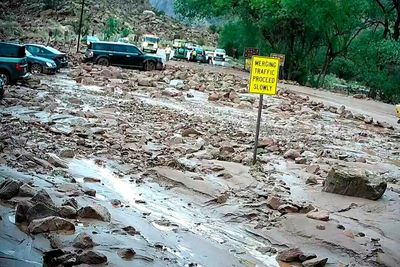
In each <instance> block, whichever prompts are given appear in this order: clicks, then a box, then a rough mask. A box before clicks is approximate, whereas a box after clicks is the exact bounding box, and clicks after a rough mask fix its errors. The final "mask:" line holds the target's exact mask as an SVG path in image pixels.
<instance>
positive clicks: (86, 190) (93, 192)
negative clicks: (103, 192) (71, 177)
mask: <svg viewBox="0 0 400 267" xmlns="http://www.w3.org/2000/svg"><path fill="white" fill-rule="evenodd" d="M84 193H85V194H86V195H88V196H91V197H95V196H96V190H94V189H89V188H87V189H85V190H84Z"/></svg>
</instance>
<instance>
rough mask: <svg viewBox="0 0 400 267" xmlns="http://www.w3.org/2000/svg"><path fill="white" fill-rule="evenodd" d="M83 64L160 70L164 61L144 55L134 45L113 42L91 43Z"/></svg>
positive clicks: (154, 56)
mask: <svg viewBox="0 0 400 267" xmlns="http://www.w3.org/2000/svg"><path fill="white" fill-rule="evenodd" d="M85 62H93V63H96V64H99V65H104V66H109V65H116V66H121V67H131V68H139V69H143V70H148V71H151V70H155V69H158V70H161V69H163V68H164V60H163V59H162V58H161V57H158V56H156V55H150V54H144V53H143V52H142V51H140V49H139V48H137V47H136V46H134V45H131V44H125V43H114V42H93V43H90V44H89V47H88V50H87V51H86V54H85Z"/></svg>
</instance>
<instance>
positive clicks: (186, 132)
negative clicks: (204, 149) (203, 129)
mask: <svg viewBox="0 0 400 267" xmlns="http://www.w3.org/2000/svg"><path fill="white" fill-rule="evenodd" d="M192 135H201V133H200V132H199V131H197V130H196V129H194V128H187V129H185V130H183V131H182V136H183V137H188V136H192Z"/></svg>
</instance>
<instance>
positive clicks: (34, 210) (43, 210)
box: [25, 203, 58, 223]
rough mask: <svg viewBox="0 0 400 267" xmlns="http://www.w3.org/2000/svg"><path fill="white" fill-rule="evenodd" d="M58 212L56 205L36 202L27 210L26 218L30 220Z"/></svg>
mask: <svg viewBox="0 0 400 267" xmlns="http://www.w3.org/2000/svg"><path fill="white" fill-rule="evenodd" d="M57 215H58V212H57V209H56V208H55V207H54V206H49V205H46V204H44V203H37V204H34V205H33V206H32V207H31V208H30V209H29V210H28V211H27V212H26V215H25V216H26V220H27V221H28V223H29V222H31V221H33V220H36V219H42V218H45V217H49V216H57Z"/></svg>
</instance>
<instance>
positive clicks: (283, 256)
mask: <svg viewBox="0 0 400 267" xmlns="http://www.w3.org/2000/svg"><path fill="white" fill-rule="evenodd" d="M302 257H304V253H303V251H301V250H300V249H299V248H289V249H285V250H282V251H280V252H279V253H278V256H277V257H276V259H277V260H278V261H283V262H293V261H301V260H300V258H302Z"/></svg>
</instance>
